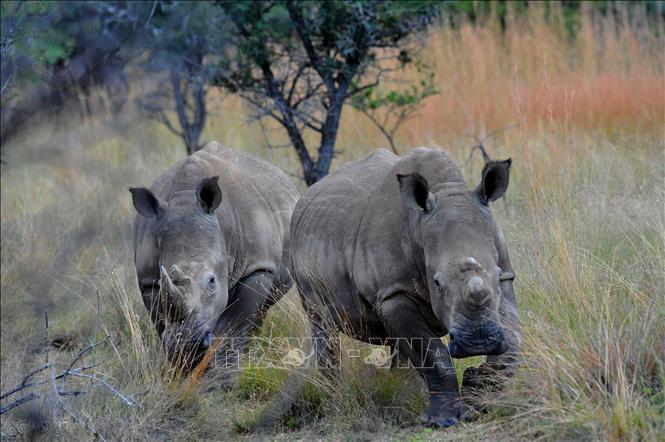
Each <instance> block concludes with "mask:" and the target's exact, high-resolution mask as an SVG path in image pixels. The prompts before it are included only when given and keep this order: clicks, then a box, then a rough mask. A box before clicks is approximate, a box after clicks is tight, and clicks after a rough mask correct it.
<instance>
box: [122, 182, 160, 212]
mask: <svg viewBox="0 0 665 442" xmlns="http://www.w3.org/2000/svg"><path fill="white" fill-rule="evenodd" d="M129 191H130V192H131V193H132V202H133V203H134V208H135V209H136V211H137V212H138V213H139V214H140V215H142V216H145V217H146V218H159V217H161V216H162V215H164V213H165V212H166V207H167V204H166V203H165V202H164V201H162V200H161V199H159V198H158V197H157V196H155V194H154V193H152V192H151V191H150V190H148V189H146V188H145V187H130V188H129Z"/></svg>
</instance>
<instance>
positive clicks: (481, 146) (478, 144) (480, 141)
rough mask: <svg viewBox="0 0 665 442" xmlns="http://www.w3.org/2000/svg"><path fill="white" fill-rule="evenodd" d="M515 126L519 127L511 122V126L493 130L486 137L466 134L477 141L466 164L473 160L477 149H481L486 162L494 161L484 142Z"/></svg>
mask: <svg viewBox="0 0 665 442" xmlns="http://www.w3.org/2000/svg"><path fill="white" fill-rule="evenodd" d="M514 127H517V125H516V124H511V125H510V126H506V127H502V128H501V129H497V130H495V131H493V132H490V133H489V134H487V135H485V136H484V137H482V138H480V137H478V136H477V135H474V134H466V136H467V137H469V138H473V139H474V140H475V142H476V144H475V145H474V146H473V147H471V152H469V158H467V160H466V162H465V163H464V166H467V165H468V164H469V163H470V162H471V158H472V157H473V153H474V152H475V151H476V150H479V151H480V154H481V155H482V156H483V161H484V162H485V164H487V163H489V162H490V161H492V158H491V157H490V156H489V154H488V153H487V149H486V148H485V144H484V142H485V141H487V140H489V139H490V138H493V137H495V136H497V135H498V134H500V133H501V132H504V131H507V130H508V129H512V128H514Z"/></svg>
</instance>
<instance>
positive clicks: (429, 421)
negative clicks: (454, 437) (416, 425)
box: [420, 393, 474, 428]
mask: <svg viewBox="0 0 665 442" xmlns="http://www.w3.org/2000/svg"><path fill="white" fill-rule="evenodd" d="M473 418H474V414H473V411H472V410H471V409H470V408H469V407H468V406H467V405H466V404H465V403H464V402H463V401H462V400H460V398H459V397H458V396H457V395H451V394H446V393H434V394H431V395H430V405H429V408H428V409H427V411H425V413H423V414H422V415H421V416H420V421H421V422H422V424H423V425H426V426H428V427H439V428H447V427H450V426H453V425H455V424H457V423H459V422H468V421H470V420H472V419H473Z"/></svg>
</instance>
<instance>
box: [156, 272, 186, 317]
mask: <svg viewBox="0 0 665 442" xmlns="http://www.w3.org/2000/svg"><path fill="white" fill-rule="evenodd" d="M159 294H160V296H161V298H162V301H163V302H164V311H165V313H166V317H167V318H168V319H170V320H172V321H178V320H181V319H183V318H184V316H185V314H186V312H187V305H186V302H185V296H184V294H183V293H182V290H180V289H179V288H178V287H177V286H176V285H175V284H174V283H173V281H172V280H171V277H170V276H169V274H168V272H167V271H166V269H165V268H164V266H160V268H159Z"/></svg>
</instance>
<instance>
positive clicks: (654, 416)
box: [0, 2, 665, 441]
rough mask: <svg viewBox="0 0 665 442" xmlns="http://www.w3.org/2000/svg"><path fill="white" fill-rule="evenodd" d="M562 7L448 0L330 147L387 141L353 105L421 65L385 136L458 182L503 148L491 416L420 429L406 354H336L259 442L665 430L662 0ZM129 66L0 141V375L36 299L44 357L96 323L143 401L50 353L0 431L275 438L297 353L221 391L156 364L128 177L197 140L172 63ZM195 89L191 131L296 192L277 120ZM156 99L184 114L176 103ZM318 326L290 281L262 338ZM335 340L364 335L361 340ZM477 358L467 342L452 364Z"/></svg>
mask: <svg viewBox="0 0 665 442" xmlns="http://www.w3.org/2000/svg"><path fill="white" fill-rule="evenodd" d="M570 3H575V2H564V3H556V2H555V3H551V4H548V5H545V4H541V3H530V4H529V5H528V7H525V6H524V4H522V3H495V4H493V5H490V6H484V5H483V6H479V4H478V3H475V2H456V4H457V7H458V8H460V11H461V12H460V11H458V12H456V13H454V14H453V13H450V14H448V13H446V14H442V16H441V17H440V18H439V19H438V20H437V21H436V22H434V23H432V24H431V26H430V27H429V28H428V30H427V33H426V34H425V35H424V36H422V37H419V38H421V39H422V44H423V47H422V49H421V50H420V51H419V57H420V58H421V59H422V63H421V64H419V65H418V66H416V65H410V66H406V67H405V68H404V69H400V70H399V71H396V72H395V73H394V74H395V75H398V76H397V77H393V78H395V79H398V80H399V82H397V83H394V82H391V83H384V84H380V85H378V86H377V88H376V89H375V90H373V94H374V95H372V96H371V97H367V100H368V101H366V102H365V103H364V104H363V103H362V102H360V103H356V104H357V106H355V105H351V106H345V107H344V108H343V110H342V113H341V118H340V122H339V132H338V134H337V138H336V143H335V152H336V154H335V156H334V158H333V160H332V166H331V170H334V169H335V168H336V167H338V166H340V165H341V164H343V163H345V162H347V161H351V160H355V159H359V158H362V157H364V156H366V155H367V154H368V153H370V152H372V151H373V150H375V149H376V148H378V147H388V144H389V142H388V140H387V139H386V137H385V136H384V134H383V133H382V132H381V131H380V130H379V129H378V128H377V126H376V125H375V124H374V123H373V122H372V121H371V120H370V119H369V118H367V116H366V115H365V114H364V113H363V110H367V109H368V107H363V106H370V104H371V100H378V101H381V97H386V96H388V95H389V94H390V91H391V90H393V89H395V88H396V89H397V90H401V91H403V90H404V89H400V88H408V87H409V85H410V84H421V83H419V82H420V81H421V80H422V79H425V80H426V82H425V86H426V87H429V86H428V85H429V83H428V81H429V80H428V78H430V77H429V75H430V74H429V72H430V71H431V72H432V74H433V77H431V78H432V87H433V88H434V89H429V90H431V91H432V92H433V93H423V92H422V87H421V86H419V87H421V89H419V91H420V92H418V93H416V94H415V95H422V102H421V104H422V106H420V107H418V108H417V109H416V110H415V111H414V112H412V113H410V114H409V115H410V118H409V119H408V121H405V122H403V124H400V126H399V130H398V131H396V132H395V133H394V134H393V142H394V144H395V148H396V150H397V151H399V152H400V153H406V152H408V151H409V150H410V149H412V148H415V147H417V146H421V145H425V146H430V147H438V148H442V149H445V150H446V151H448V152H449V153H450V154H451V155H452V156H453V158H455V160H456V161H457V163H458V165H460V167H461V168H462V170H463V172H464V173H465V176H466V177H467V180H468V181H469V184H470V185H475V183H476V182H477V180H478V177H479V175H480V170H481V168H482V159H481V157H480V155H477V154H474V156H472V157H471V159H470V160H469V156H470V153H471V151H472V148H473V147H474V146H475V145H477V144H478V141H479V140H481V139H483V138H484V141H483V142H482V144H483V146H484V147H485V149H486V150H487V152H488V153H489V154H490V155H491V156H492V157H493V158H505V157H512V158H513V169H512V178H511V183H510V188H509V190H508V193H507V195H506V197H505V199H504V200H503V201H498V202H497V203H495V204H494V206H493V211H494V215H495V217H496V218H497V220H498V222H499V223H500V225H501V226H502V229H503V232H504V235H505V236H506V240H507V242H508V245H509V247H510V250H511V259H512V263H513V266H514V268H515V270H516V273H517V280H516V283H515V288H516V293H517V297H518V303H519V309H520V315H521V322H522V330H523V340H524V342H523V351H524V365H523V366H522V367H521V368H520V369H519V371H518V372H517V374H516V375H515V376H514V377H513V378H511V379H510V380H509V381H508V383H507V384H506V386H505V388H503V389H502V390H501V391H500V392H497V393H495V394H493V395H488V396H486V397H483V398H481V399H482V400H483V401H484V403H485V412H484V413H482V414H481V415H480V416H479V418H478V419H477V420H476V421H474V422H471V423H465V424H460V425H457V426H455V427H452V428H449V429H445V430H444V429H441V430H435V429H426V428H423V427H421V426H420V425H419V422H418V415H419V413H420V412H421V411H422V409H423V407H424V406H425V405H426V401H427V397H426V390H425V388H424V385H422V383H421V381H420V380H419V379H417V378H416V376H415V373H414V372H412V371H409V370H396V371H394V370H388V369H384V368H377V367H375V366H373V365H368V364H366V363H364V362H363V359H362V358H355V359H348V360H344V364H343V370H342V373H343V377H342V379H341V380H340V381H339V382H337V383H335V384H334V385H330V384H329V383H328V382H326V381H325V380H324V379H323V378H322V377H312V378H311V379H310V383H309V384H308V385H307V387H306V389H305V392H304V395H303V398H302V399H301V400H300V401H299V402H298V403H297V404H296V407H295V408H294V409H293V410H292V411H291V412H290V413H289V414H287V415H286V416H285V417H284V418H283V419H282V420H281V421H280V423H279V426H278V428H277V432H276V433H274V434H272V435H270V437H271V438H275V439H278V440H290V439H307V440H309V439H324V440H340V439H344V440H385V439H395V440H409V441H411V440H414V441H415V440H430V439H432V440H435V439H436V440H438V439H450V440H469V439H491V440H494V439H499V440H506V439H510V440H513V439H545V440H562V439H565V440H570V439H587V440H588V439H593V440H660V439H663V438H664V437H665V391H664V390H663V384H664V382H665V365H664V364H665V344H664V342H665V296H664V291H665V186H664V185H663V184H664V181H663V176H665V136H664V131H665V98H664V97H665V72H664V68H665V53H664V52H663V47H665V34H664V33H665V23H664V21H663V12H662V8H663V5H662V3H643V4H642V6H643V7H640V8H634V7H632V6H628V5H622V4H615V3H606V2H603V3H602V7H601V6H598V5H596V4H587V3H575V7H574V8H573V9H571V6H570ZM465 8H466V9H465ZM148 12H149V11H148ZM5 13H6V12H5V10H3V14H5ZM3 32H4V31H3ZM3 35H4V34H3ZM55 38H56V36H54V37H53V39H55ZM56 55H57V54H56ZM54 57H55V55H54ZM56 59H57V57H56ZM179 66H180V65H178V67H179ZM124 72H126V79H125V80H126V82H127V83H126V84H127V85H128V88H127V92H126V93H127V99H126V100H125V102H124V103H122V107H121V109H122V110H121V111H120V112H115V111H114V105H106V104H107V103H114V101H113V100H111V98H113V92H114V90H117V89H113V88H111V91H110V93H109V91H108V90H107V89H108V87H107V86H101V85H98V84H97V83H96V82H94V81H91V82H90V87H89V89H88V90H86V92H85V94H83V92H76V94H79V93H80V94H83V95H76V96H77V97H79V98H80V97H82V96H84V97H85V100H84V102H85V103H86V105H87V106H88V110H87V111H86V112H79V111H78V109H79V107H78V104H77V105H76V106H74V105H71V106H64V107H58V108H57V115H54V114H52V113H50V112H39V113H38V116H37V117H35V118H31V119H30V121H29V122H28V123H26V124H24V125H23V126H24V129H23V130H21V131H19V132H17V133H14V134H12V136H11V138H8V139H7V140H4V139H3V146H2V160H3V164H2V177H1V180H2V181H1V184H2V186H1V206H0V209H1V215H0V216H1V218H0V220H1V222H2V240H1V241H2V242H1V246H2V268H1V273H0V288H1V299H0V303H1V305H0V307H1V313H0V315H1V316H0V319H1V324H2V333H1V338H0V339H1V342H0V344H1V352H0V368H1V375H0V384H1V388H0V389H1V390H2V392H3V394H4V393H5V392H7V391H9V390H11V389H12V388H14V387H15V386H17V385H19V384H20V383H21V382H22V381H23V379H24V377H25V375H26V374H28V373H29V372H30V371H31V370H33V369H36V368H39V367H40V366H42V365H43V364H44V361H45V357H46V354H45V345H44V341H45V328H44V315H43V312H47V314H48V321H49V327H48V336H46V340H47V341H48V343H49V344H48V346H46V348H48V358H49V361H50V362H55V363H60V364H61V365H60V366H58V370H62V369H66V368H67V366H68V365H69V364H70V363H71V362H72V360H73V359H74V358H75V357H76V355H77V353H78V352H79V350H80V349H82V348H85V347H86V346H87V345H89V344H91V343H94V342H98V341H103V340H104V339H105V338H106V336H109V338H108V341H106V342H105V343H104V344H103V345H99V346H97V347H95V348H94V349H91V350H90V351H88V352H87V353H86V354H85V355H84V356H83V357H82V358H81V361H80V364H77V365H92V364H96V363H99V365H97V366H95V367H92V368H91V369H90V371H89V373H90V374H91V375H94V376H95V377H96V378H98V379H104V380H106V382H107V383H108V384H109V385H111V386H113V387H114V388H117V389H118V391H120V392H122V393H123V394H124V395H133V396H131V398H132V400H131V401H129V404H128V403H127V402H126V401H123V400H121V398H120V397H119V396H118V395H117V394H113V393H110V392H109V390H108V388H105V387H104V385H102V384H100V383H99V382H94V381H91V380H90V379H74V378H71V379H69V380H67V382H66V385H64V383H62V384H61V380H60V379H59V380H57V383H56V382H55V380H54V379H52V378H53V376H54V374H57V373H59V372H60V371H57V372H55V371H53V372H52V371H50V370H45V371H44V372H40V373H38V374H37V375H36V376H35V377H34V380H35V381H38V382H43V383H42V384H39V385H35V386H34V387H32V388H31V389H28V390H24V391H23V393H22V394H27V393H29V392H30V391H34V392H35V393H36V394H38V395H39V396H38V397H36V398H35V399H32V400H30V401H27V402H26V403H25V404H22V405H20V406H18V407H16V408H14V409H12V410H11V411H8V412H6V413H3V414H2V423H1V431H2V439H3V440H4V439H7V440H10V439H13V438H18V439H31V438H36V439H44V440H51V439H57V440H91V439H94V438H95V437H101V438H103V439H107V440H116V439H118V440H155V439H159V440H161V439H178V440H180V439H185V440H195V439H217V440H228V439H253V438H256V437H266V436H258V435H256V434H255V433H253V432H252V430H253V424H254V423H255V422H256V419H257V416H258V415H260V413H261V411H262V410H263V409H264V408H265V407H266V406H267V405H268V404H269V403H270V400H271V399H272V398H273V397H274V396H275V394H276V393H277V391H278V390H279V388H280V386H281V383H282V381H283V379H284V378H285V376H286V375H287V371H286V370H280V369H275V368H253V367H248V368H245V369H244V370H243V371H242V373H241V378H240V385H239V387H238V388H236V389H234V390H220V389H218V388H215V385H214V380H212V379H210V378H209V377H206V376H205V374H203V373H202V372H201V371H200V370H195V371H194V373H193V374H190V375H182V374H181V373H179V372H177V371H176V370H174V369H173V367H172V366H171V365H170V364H169V363H168V362H167V361H166V358H165V355H164V353H163V351H162V349H161V347H160V343H159V338H158V336H157V335H156V333H155V330H154V327H153V326H152V324H151V322H150V318H149V317H148V313H147V311H146V310H145V308H144V306H143V304H142V302H141V299H140V296H139V292H138V287H137V282H136V277H135V273H134V266H133V261H132V260H133V257H132V245H131V244H132V234H131V222H132V218H133V216H134V211H133V208H132V207H131V199H130V195H129V192H128V191H127V188H128V187H129V186H137V185H141V186H144V185H149V184H150V183H151V182H152V180H153V179H155V178H156V177H157V176H158V175H159V174H160V173H161V172H162V171H163V170H164V169H165V168H166V167H168V166H169V165H171V164H173V163H174V162H176V161H177V160H179V159H181V158H182V157H183V156H184V155H185V152H186V150H185V149H183V139H182V137H180V136H178V135H175V134H174V133H173V132H172V131H171V130H169V128H168V127H166V126H165V125H164V124H163V121H161V120H160V119H159V118H157V119H155V118H146V114H145V102H144V100H143V99H144V98H145V96H144V95H143V92H144V91H145V90H151V89H150V88H151V87H152V86H153V85H154V83H156V82H157V80H156V78H160V77H159V76H160V75H161V74H160V73H159V72H153V71H147V70H146V69H143V68H142V69H138V68H137V67H135V66H134V65H131V64H130V65H129V68H128V69H127V70H126V71H124ZM167 72H168V71H167ZM94 78H98V77H94ZM165 78H166V81H169V79H170V77H169V76H168V75H167V76H166V77H165ZM182 81H183V82H184V81H185V80H184V79H183V80H182ZM100 83H103V82H101V81H100ZM3 84H4V78H3ZM104 84H106V83H104ZM122 84H125V83H124V81H123V82H122ZM123 88H124V86H123ZM21 90H22V89H13V90H11V89H10V90H8V92H4V91H3V98H2V100H3V101H2V105H3V113H4V112H5V109H6V106H8V103H10V102H11V100H15V96H14V95H5V93H10V94H19V93H20V91H21ZM76 90H77V91H79V89H76ZM123 90H124V89H123ZM394 96H395V95H393V97H394ZM79 98H77V99H76V100H74V101H76V102H77V103H80V101H79ZM142 100H143V101H142ZM350 104H352V103H350ZM393 104H394V102H393ZM205 106H206V109H207V120H206V124H205V127H204V129H203V130H202V131H201V134H200V139H201V141H202V142H203V141H207V140H218V141H220V142H222V143H224V144H227V145H229V146H232V147H234V148H236V149H242V150H245V151H248V152H251V153H253V154H256V155H258V156H260V157H262V158H264V159H267V160H268V161H270V162H272V163H273V164H275V165H276V166H278V167H280V168H282V169H283V170H285V171H286V172H287V173H289V174H290V175H291V176H292V177H293V179H294V182H296V183H297V185H298V186H299V187H300V188H301V189H304V188H305V182H304V180H303V179H302V177H303V168H302V163H301V161H300V159H299V157H298V156H297V152H296V150H295V149H293V147H292V145H291V144H290V142H291V140H290V138H289V135H288V134H287V133H285V132H284V131H283V128H282V127H281V126H280V123H279V122H278V121H271V120H269V119H268V120H265V121H264V120H261V121H260V122H258V121H257V119H256V108H255V107H252V106H251V105H249V104H248V103H247V102H246V101H243V99H242V97H239V96H237V95H234V94H232V93H229V92H228V90H227V91H226V92H223V91H221V90H220V89H218V88H217V87H215V86H209V85H206V86H205ZM72 108H74V109H77V110H76V111H72ZM49 109H50V108H49ZM161 109H162V108H160V111H161ZM369 109H370V110H371V111H374V109H371V106H370V107H369ZM389 109H390V108H389V107H383V108H382V109H378V110H376V112H386V111H388V110H389ZM163 112H164V113H163V115H164V116H165V117H167V118H170V119H171V121H178V120H177V114H176V113H177V110H175V109H173V110H171V109H166V108H164V109H163ZM377 115H378V117H379V118H380V117H382V116H383V114H377ZM4 124H5V120H4V117H3V125H4ZM3 130H4V129H3ZM488 135H491V136H489V137H487V138H485V137H486V136H488ZM303 136H304V139H305V140H306V141H307V142H308V143H314V142H316V140H317V138H316V133H311V132H310V133H307V132H305V133H304V135H303ZM268 145H269V146H270V147H267V146H268ZM307 333H308V326H307V324H306V321H305V320H304V318H303V315H302V314H301V310H300V305H299V302H298V300H297V296H296V294H295V292H293V291H292V292H290V293H289V294H288V295H287V296H286V297H285V298H283V299H282V300H281V301H280V302H279V303H278V304H277V305H275V306H274V307H273V308H272V309H271V311H270V313H269V315H268V318H267V320H266V321H265V323H264V325H263V327H262V329H261V331H260V333H259V336H258V338H260V339H257V340H256V343H255V344H254V345H255V346H256V347H260V350H261V351H262V352H263V354H264V355H265V357H266V358H275V360H277V359H279V358H281V357H282V356H283V355H282V353H281V351H282V350H283V349H281V348H278V347H277V346H275V345H273V342H276V341H277V340H276V339H273V338H278V337H286V336H307ZM344 345H345V347H346V348H356V349H358V350H359V351H360V354H361V355H367V354H369V353H370V351H371V348H369V347H368V346H365V345H363V344H360V343H358V342H355V341H352V340H350V339H347V340H345V341H344ZM481 360H482V359H481V358H471V359H464V360H460V361H458V363H457V368H458V370H459V373H460V374H461V372H462V370H463V369H464V368H465V367H467V366H469V365H478V364H479V363H480V362H481ZM61 385H62V388H61V390H60V391H63V390H65V391H79V390H80V391H85V394H79V395H70V396H62V397H58V394H57V393H55V392H54V389H53V388H52V387H53V386H55V387H56V388H55V390H58V387H60V386H61ZM13 400H14V399H12V397H9V396H8V397H6V398H3V399H2V406H3V407H6V406H7V405H8V404H10V403H11V402H12V401H13ZM63 404H64V405H63ZM95 434H97V435H95Z"/></svg>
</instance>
